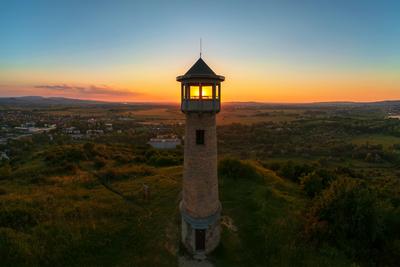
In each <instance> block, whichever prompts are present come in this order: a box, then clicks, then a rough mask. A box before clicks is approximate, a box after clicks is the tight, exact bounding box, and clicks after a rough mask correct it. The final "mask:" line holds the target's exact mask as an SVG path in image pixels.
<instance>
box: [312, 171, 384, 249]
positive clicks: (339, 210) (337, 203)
mask: <svg viewBox="0 0 400 267" xmlns="http://www.w3.org/2000/svg"><path fill="white" fill-rule="evenodd" d="M382 228H383V227H382V221H381V220H380V217H379V215H378V206H377V198H376V196H375V194H374V193H373V192H372V191H371V190H370V189H369V188H368V187H367V186H366V184H365V183H364V182H362V181H360V180H356V179H351V178H339V179H337V180H335V181H333V182H332V183H331V185H330V186H329V187H328V188H327V189H326V190H324V191H323V192H322V194H321V196H320V197H319V198H317V199H316V200H315V201H314V202H313V204H312V207H311V210H310V212H309V214H308V223H307V224H306V232H307V233H308V234H309V235H310V237H312V238H313V239H315V240H317V241H320V242H324V241H327V242H330V243H333V244H335V245H337V246H339V247H341V248H343V249H344V250H345V251H346V252H348V253H350V254H352V255H353V256H368V254H369V253H371V252H372V251H374V249H376V248H377V247H376V246H379V242H380V240H381V237H382V236H381V235H382Z"/></svg>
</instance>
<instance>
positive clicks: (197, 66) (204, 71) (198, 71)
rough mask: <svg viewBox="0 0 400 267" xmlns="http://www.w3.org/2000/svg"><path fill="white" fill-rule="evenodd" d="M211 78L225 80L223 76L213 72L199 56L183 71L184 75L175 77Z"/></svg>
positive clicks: (184, 78)
mask: <svg viewBox="0 0 400 267" xmlns="http://www.w3.org/2000/svg"><path fill="white" fill-rule="evenodd" d="M202 78H205V79H212V80H219V81H223V80H225V77H224V76H220V75H217V74H215V72H214V71H213V70H212V69H211V68H210V67H209V66H208V65H207V63H206V62H204V60H203V59H202V58H199V59H198V60H197V61H196V63H194V65H193V66H192V67H191V68H190V69H189V70H188V71H187V72H186V73H185V75H182V76H178V77H176V80H177V81H182V80H188V79H202Z"/></svg>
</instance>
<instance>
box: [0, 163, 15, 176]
mask: <svg viewBox="0 0 400 267" xmlns="http://www.w3.org/2000/svg"><path fill="white" fill-rule="evenodd" d="M11 173H12V171H11V166H10V164H9V163H8V162H7V163H5V164H3V165H2V166H1V167H0V180H2V179H8V178H10V177H11Z"/></svg>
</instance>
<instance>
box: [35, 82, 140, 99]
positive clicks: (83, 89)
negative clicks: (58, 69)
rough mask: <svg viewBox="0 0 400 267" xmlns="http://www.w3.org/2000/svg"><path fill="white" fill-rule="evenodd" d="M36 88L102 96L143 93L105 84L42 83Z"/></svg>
mask: <svg viewBox="0 0 400 267" xmlns="http://www.w3.org/2000/svg"><path fill="white" fill-rule="evenodd" d="M35 88H40V89H47V90H51V91H57V92H65V93H76V94H80V95H102V96H138V95H142V93H138V92H131V91H126V90H119V89H115V88H112V87H109V86H105V85H101V86H99V85H89V86H76V85H69V84H41V85H36V86H35Z"/></svg>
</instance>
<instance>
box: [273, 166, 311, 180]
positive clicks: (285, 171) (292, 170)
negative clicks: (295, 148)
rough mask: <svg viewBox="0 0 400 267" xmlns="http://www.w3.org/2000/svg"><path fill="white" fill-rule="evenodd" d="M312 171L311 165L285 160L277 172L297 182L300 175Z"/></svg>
mask: <svg viewBox="0 0 400 267" xmlns="http://www.w3.org/2000/svg"><path fill="white" fill-rule="evenodd" d="M312 171H313V167H312V166H310V165H307V164H302V165H298V164H295V163H293V161H290V160H289V161H287V162H286V163H285V164H284V165H283V166H282V167H281V168H280V170H279V172H278V174H279V175H280V176H282V177H285V178H287V179H289V180H292V181H293V182H296V183H298V182H299V181H300V177H301V176H303V175H306V174H308V173H310V172H312Z"/></svg>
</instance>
